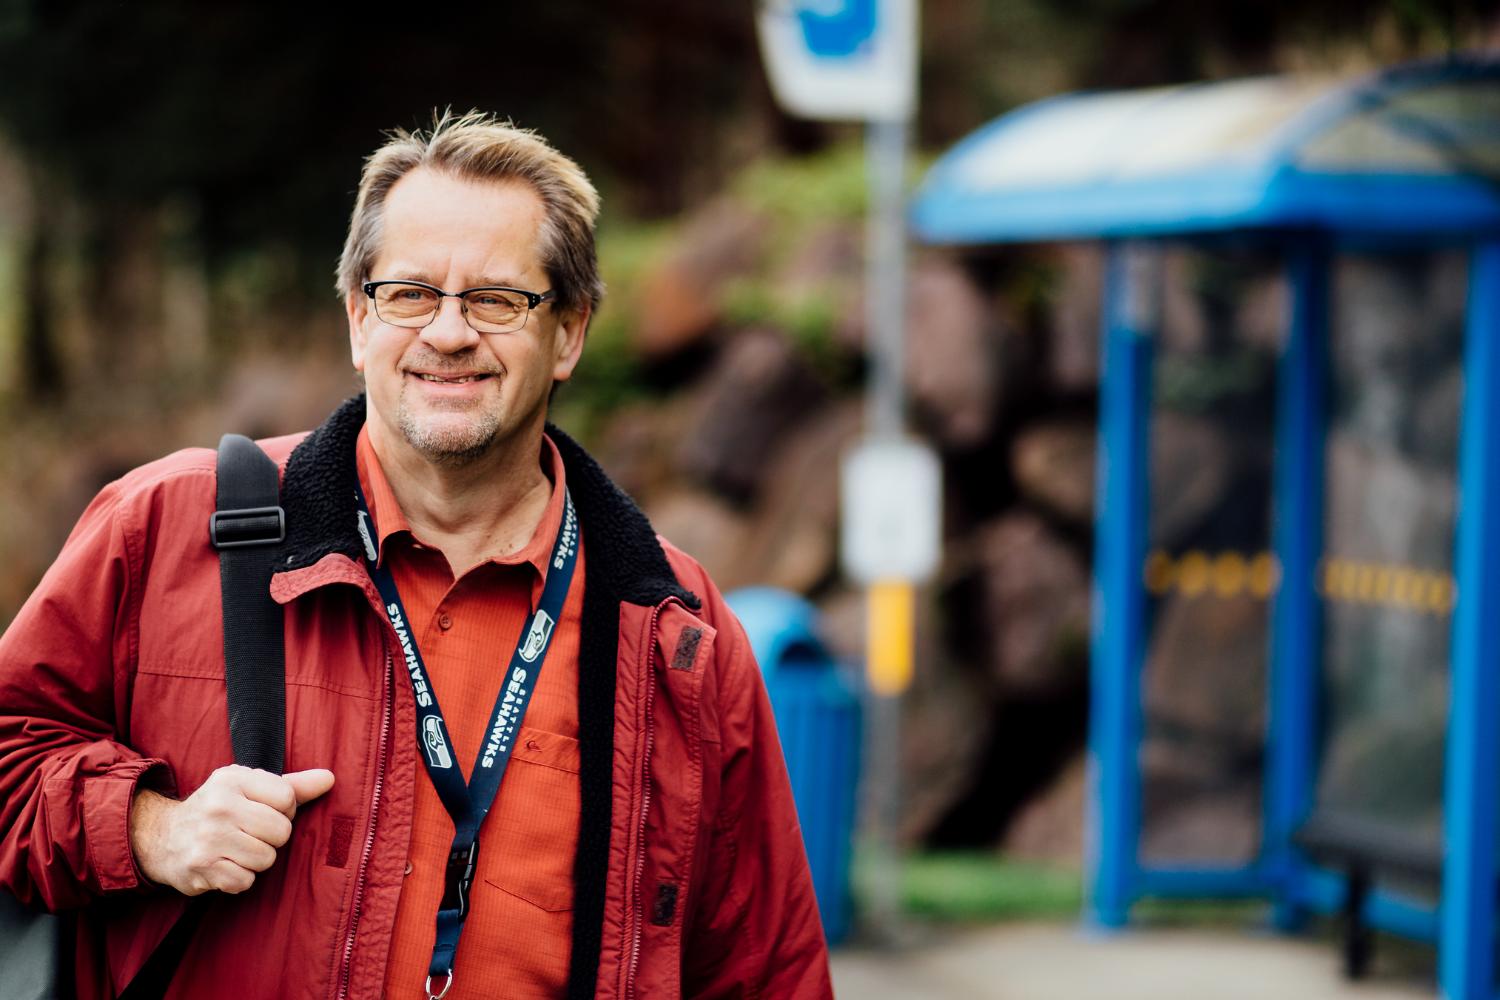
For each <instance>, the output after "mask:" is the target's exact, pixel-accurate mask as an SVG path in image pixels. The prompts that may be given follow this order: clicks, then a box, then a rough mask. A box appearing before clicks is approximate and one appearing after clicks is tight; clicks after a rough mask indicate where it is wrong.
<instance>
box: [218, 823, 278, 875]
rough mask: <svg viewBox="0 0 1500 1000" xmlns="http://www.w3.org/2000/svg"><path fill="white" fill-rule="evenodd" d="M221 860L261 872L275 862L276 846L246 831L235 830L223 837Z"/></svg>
mask: <svg viewBox="0 0 1500 1000" xmlns="http://www.w3.org/2000/svg"><path fill="white" fill-rule="evenodd" d="M223 860H225V861H232V862H234V863H235V864H236V865H238V866H239V867H241V868H244V869H247V870H248V871H252V872H263V871H265V870H266V869H267V868H270V867H271V866H272V865H274V864H275V863H276V848H274V847H272V846H271V845H270V844H268V843H266V842H265V841H264V840H259V839H257V838H255V837H252V836H250V834H248V833H244V832H243V831H235V832H234V833H231V834H229V835H228V836H226V837H225V838H224V858H223Z"/></svg>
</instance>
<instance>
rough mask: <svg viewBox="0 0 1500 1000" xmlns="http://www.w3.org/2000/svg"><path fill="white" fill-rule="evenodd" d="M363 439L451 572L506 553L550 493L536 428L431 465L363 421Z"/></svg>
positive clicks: (534, 521)
mask: <svg viewBox="0 0 1500 1000" xmlns="http://www.w3.org/2000/svg"><path fill="white" fill-rule="evenodd" d="M367 426H368V427H369V432H370V445H371V447H372V448H373V450H374V452H375V456H376V458H378V459H379V460H380V467H381V469H382V470H383V471H384V472H385V478H386V480H387V482H389V483H390V487H391V492H392V493H393V494H394V495H395V497H396V503H397V504H399V505H400V507H401V513H402V514H404V515H406V520H407V523H409V524H410V525H411V529H412V532H413V533H414V534H415V535H416V536H417V537H418V538H420V539H422V541H423V542H424V543H426V544H429V545H433V546H435V547H437V548H438V549H440V550H442V552H443V554H444V555H445V556H447V558H448V564H449V566H450V567H452V570H453V573H454V576H455V577H457V576H460V575H462V574H463V573H464V572H465V571H467V570H468V569H469V568H471V567H473V566H475V565H477V564H479V563H481V562H484V561H485V560H487V559H493V558H497V557H501V556H506V555H509V554H510V553H512V552H515V551H516V550H517V549H520V548H522V547H523V546H524V545H525V544H526V543H527V542H529V541H530V540H531V537H532V535H533V534H535V532H536V526H537V525H538V524H539V523H541V520H542V515H543V514H544V513H546V510H547V503H548V501H549V500H550V499H551V496H552V484H551V482H550V481H549V480H548V479H547V477H546V475H545V474H544V473H543V472H542V467H541V463H540V460H539V456H540V454H541V447H542V429H541V427H540V426H538V427H537V428H536V432H535V433H534V434H525V435H516V436H515V438H514V439H506V440H502V441H497V442H495V445H494V447H492V448H491V449H490V450H489V451H487V452H485V453H484V454H483V455H481V456H479V457H478V458H475V459H473V460H472V461H469V462H465V463H464V464H462V465H452V466H448V465H439V464H436V463H434V462H432V461H431V460H429V459H427V458H425V457H424V456H422V455H421V454H419V453H417V452H416V451H415V450H414V449H413V448H412V447H411V446H410V445H409V444H407V442H406V441H404V440H402V441H394V442H393V441H390V440H387V439H386V436H385V434H384V433H382V432H383V428H382V426H381V424H380V422H379V421H373V420H372V421H369V422H368V424H367Z"/></svg>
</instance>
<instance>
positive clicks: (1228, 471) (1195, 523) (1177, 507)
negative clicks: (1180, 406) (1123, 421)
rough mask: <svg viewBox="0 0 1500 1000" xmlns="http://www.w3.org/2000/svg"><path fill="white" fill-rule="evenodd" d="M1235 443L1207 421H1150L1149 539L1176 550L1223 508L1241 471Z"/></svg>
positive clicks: (1171, 417) (1159, 416)
mask: <svg viewBox="0 0 1500 1000" xmlns="http://www.w3.org/2000/svg"><path fill="white" fill-rule="evenodd" d="M1237 462H1238V458H1237V451H1236V448H1235V447H1234V439H1233V438H1232V437H1231V436H1230V435H1229V434H1228V433H1227V432H1226V431H1225V430H1224V429H1223V428H1221V427H1220V426H1219V425H1218V424H1216V423H1214V422H1213V421H1211V420H1207V419H1205V418H1203V417H1198V416H1192V415H1189V414H1184V413H1178V412H1175V411H1172V410H1159V411H1158V412H1156V413H1155V414H1153V416H1152V421H1151V501H1152V504H1153V507H1152V511H1151V539H1152V545H1153V546H1156V547H1158V548H1165V549H1168V550H1169V551H1170V550H1175V549H1177V548H1179V547H1180V546H1181V545H1182V544H1183V543H1184V542H1185V540H1186V539H1188V538H1190V537H1192V535H1193V533H1194V532H1195V531H1196V530H1197V529H1198V528H1199V527H1200V525H1201V524H1202V523H1203V520H1204V518H1206V517H1208V516H1210V515H1212V514H1213V513H1214V511H1216V510H1217V509H1218V508H1219V505H1220V504H1221V503H1223V501H1224V497H1225V496H1226V495H1227V493H1228V491H1229V490H1230V488H1231V486H1232V484H1233V480H1234V476H1235V472H1236V469H1237Z"/></svg>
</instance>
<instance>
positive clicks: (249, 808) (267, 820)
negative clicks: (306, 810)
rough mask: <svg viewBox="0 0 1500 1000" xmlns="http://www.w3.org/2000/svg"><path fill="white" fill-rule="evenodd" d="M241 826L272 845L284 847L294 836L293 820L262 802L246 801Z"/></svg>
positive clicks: (256, 837) (243, 829)
mask: <svg viewBox="0 0 1500 1000" xmlns="http://www.w3.org/2000/svg"><path fill="white" fill-rule="evenodd" d="M239 828H240V829H241V830H242V831H244V832H245V833H246V834H248V835H249V836H251V837H254V838H255V839H256V840H259V841H260V842H261V843H264V844H269V845H271V846H272V847H282V846H284V845H285V844H286V842H287V841H288V840H290V839H291V837H292V821H291V820H289V819H287V818H286V816H285V815H284V814H283V813H279V812H277V811H276V810H275V809H272V808H271V807H270V806H268V805H265V804H263V803H260V802H247V803H245V810H244V812H243V813H242V814H241V815H240V817H239Z"/></svg>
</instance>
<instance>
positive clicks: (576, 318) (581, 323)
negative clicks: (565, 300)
mask: <svg viewBox="0 0 1500 1000" xmlns="http://www.w3.org/2000/svg"><path fill="white" fill-rule="evenodd" d="M591 313H592V309H591V308H590V307H589V305H588V303H584V304H583V305H581V306H579V307H578V308H577V309H569V310H567V311H566V312H564V313H563V314H562V315H561V317H560V318H559V319H558V321H557V353H556V354H555V355H554V362H553V365H552V380H553V381H554V382H566V381H567V380H568V379H570V378H572V377H573V369H574V368H576V367H578V359H579V358H581V357H583V340H584V334H585V333H587V332H588V328H589V315H590V314H591Z"/></svg>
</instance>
